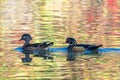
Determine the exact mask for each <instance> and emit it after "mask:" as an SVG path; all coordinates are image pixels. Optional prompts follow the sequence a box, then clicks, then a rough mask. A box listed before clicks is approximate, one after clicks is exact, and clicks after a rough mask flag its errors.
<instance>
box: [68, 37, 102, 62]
mask: <svg viewBox="0 0 120 80" xmlns="http://www.w3.org/2000/svg"><path fill="white" fill-rule="evenodd" d="M66 43H68V44H69V45H68V48H67V51H68V58H67V60H68V61H71V60H75V53H81V54H99V51H98V48H99V47H101V46H103V45H91V44H77V41H76V40H75V39H74V38H72V37H69V38H67V39H66Z"/></svg>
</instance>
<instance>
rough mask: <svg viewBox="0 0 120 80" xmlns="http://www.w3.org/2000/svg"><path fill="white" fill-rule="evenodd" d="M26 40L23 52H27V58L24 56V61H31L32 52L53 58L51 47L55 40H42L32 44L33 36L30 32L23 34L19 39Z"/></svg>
mask: <svg viewBox="0 0 120 80" xmlns="http://www.w3.org/2000/svg"><path fill="white" fill-rule="evenodd" d="M21 40H23V41H25V43H24V44H23V46H22V49H23V50H22V53H23V54H25V58H22V62H31V60H32V58H30V54H36V55H35V56H39V57H43V58H44V59H51V60H52V59H53V57H51V55H50V53H49V47H51V46H52V45H53V42H49V41H46V42H42V43H34V44H30V41H31V40H32V37H31V35H30V34H23V35H22V37H21V39H20V40H19V41H21Z"/></svg>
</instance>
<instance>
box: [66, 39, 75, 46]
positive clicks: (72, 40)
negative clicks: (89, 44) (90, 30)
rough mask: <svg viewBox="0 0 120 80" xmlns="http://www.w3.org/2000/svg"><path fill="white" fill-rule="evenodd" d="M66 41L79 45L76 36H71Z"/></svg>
mask: <svg viewBox="0 0 120 80" xmlns="http://www.w3.org/2000/svg"><path fill="white" fill-rule="evenodd" d="M66 43H68V44H70V45H77V42H76V40H75V39H74V38H72V37H69V38H67V39H66Z"/></svg>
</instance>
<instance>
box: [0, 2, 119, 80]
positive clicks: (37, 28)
mask: <svg viewBox="0 0 120 80" xmlns="http://www.w3.org/2000/svg"><path fill="white" fill-rule="evenodd" d="M119 8H120V1H119V0H0V79H1V80H7V79H9V80H16V79H21V80H22V79H26V80H29V79H33V80H34V79H36V80H119V79H120V77H119V75H120V62H119V61H120V60H119V59H120V55H119V54H117V53H119V50H118V49H115V48H113V47H119V46H120V44H119V43H120V41H119V38H120V26H119ZM23 33H30V34H31V35H32V37H33V41H32V42H43V41H46V40H50V41H54V42H55V45H54V48H55V47H66V46H67V44H65V43H64V42H65V39H66V38H67V37H75V38H76V39H77V41H78V42H79V43H90V44H100V43H102V44H103V45H104V46H103V47H110V48H109V49H108V48H105V49H106V50H107V51H106V50H105V51H106V52H107V53H105V51H104V52H103V54H102V56H100V57H98V56H90V55H89V56H88V55H83V56H78V57H77V59H76V60H75V61H71V62H68V61H66V57H65V56H54V57H55V60H54V61H49V60H47V61H45V60H43V59H42V58H34V59H33V62H32V63H29V65H28V64H23V63H21V60H20V57H24V55H23V54H20V53H19V52H15V51H12V50H13V49H14V48H16V47H18V46H21V45H22V44H23V42H19V41H18V40H19V38H20V36H21V35H22V34H23ZM109 51H112V52H109ZM116 51H117V52H116ZM19 56H20V57H19Z"/></svg>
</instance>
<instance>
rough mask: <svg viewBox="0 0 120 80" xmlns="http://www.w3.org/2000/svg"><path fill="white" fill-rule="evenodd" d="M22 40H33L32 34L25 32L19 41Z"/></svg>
mask: <svg viewBox="0 0 120 80" xmlns="http://www.w3.org/2000/svg"><path fill="white" fill-rule="evenodd" d="M21 40H24V41H28V42H29V41H30V40H32V37H31V35H30V34H23V35H22V37H21V39H20V40H19V41H21Z"/></svg>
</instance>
